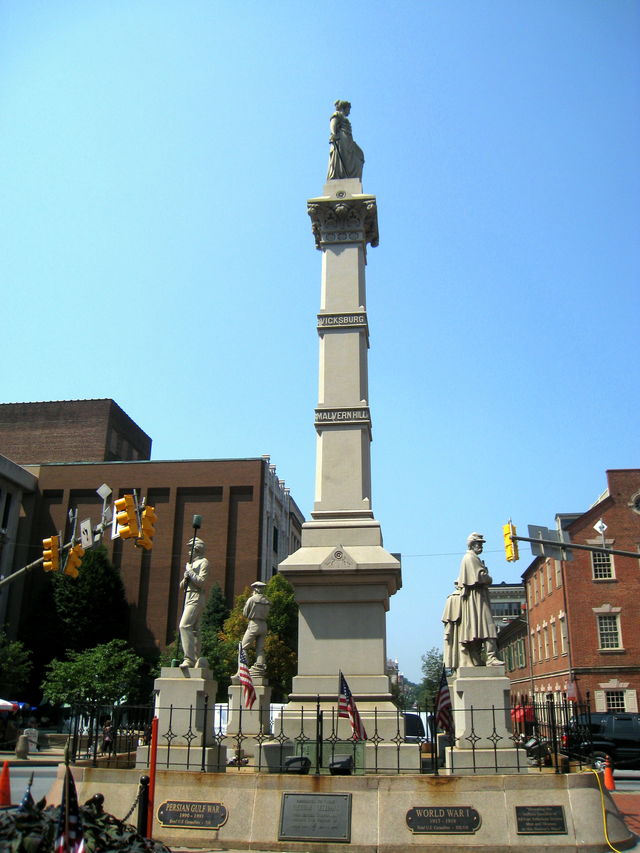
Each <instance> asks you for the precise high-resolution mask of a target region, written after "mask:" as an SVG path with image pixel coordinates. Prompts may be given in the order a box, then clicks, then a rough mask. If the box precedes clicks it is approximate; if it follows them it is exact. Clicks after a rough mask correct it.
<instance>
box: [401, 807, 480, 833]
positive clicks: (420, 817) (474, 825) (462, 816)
mask: <svg viewBox="0 0 640 853" xmlns="http://www.w3.org/2000/svg"><path fill="white" fill-rule="evenodd" d="M481 823H482V821H481V819H480V814H479V812H477V811H476V810H475V809H472V808H471V806H414V807H413V808H412V809H409V811H408V812H407V826H408V827H409V829H410V830H411V832H413V833H414V835H473V833H474V832H477V831H478V830H479V829H480V824H481Z"/></svg>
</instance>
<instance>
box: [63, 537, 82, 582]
mask: <svg viewBox="0 0 640 853" xmlns="http://www.w3.org/2000/svg"><path fill="white" fill-rule="evenodd" d="M83 557H84V548H83V547H82V545H80V544H79V543H78V544H77V545H74V546H73V547H72V548H71V550H70V551H69V553H68V555H67V562H66V563H65V566H64V573H65V575H71V577H72V578H77V577H78V569H79V568H80V563H81V562H82V558H83Z"/></svg>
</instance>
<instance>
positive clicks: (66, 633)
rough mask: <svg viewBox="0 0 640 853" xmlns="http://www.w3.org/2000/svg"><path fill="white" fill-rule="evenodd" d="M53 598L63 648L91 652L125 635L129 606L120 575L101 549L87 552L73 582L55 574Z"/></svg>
mask: <svg viewBox="0 0 640 853" xmlns="http://www.w3.org/2000/svg"><path fill="white" fill-rule="evenodd" d="M52 581H53V597H54V601H55V606H56V611H57V614H58V618H59V620H60V622H61V626H62V632H63V637H62V640H63V643H64V645H63V648H65V649H74V650H76V651H80V650H82V649H91V648H93V647H94V646H98V645H101V644H104V643H108V642H109V641H110V640H114V639H120V640H123V639H125V638H126V637H127V636H128V634H129V605H128V604H127V599H126V596H125V591H124V584H123V583H122V578H121V577H120V573H119V572H118V571H117V570H116V569H115V568H114V567H113V565H112V563H111V562H110V560H109V558H108V556H107V549H106V548H105V547H104V545H99V546H98V547H96V548H92V549H91V550H88V551H87V552H86V553H85V555H84V558H83V560H82V565H81V566H80V573H79V575H78V577H77V578H72V577H69V575H65V574H63V573H62V572H56V573H55V575H54V576H53V577H52Z"/></svg>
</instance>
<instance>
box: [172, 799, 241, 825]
mask: <svg viewBox="0 0 640 853" xmlns="http://www.w3.org/2000/svg"><path fill="white" fill-rule="evenodd" d="M228 816H229V813H228V812H227V809H226V808H225V806H224V805H223V804H222V803H199V802H191V801H187V802H185V801H183V800H167V801H166V802H164V803H161V804H160V805H159V806H158V822H159V823H161V824H162V826H179V827H180V828H182V829H220V827H221V826H223V825H224V824H225V823H226V822H227V817H228Z"/></svg>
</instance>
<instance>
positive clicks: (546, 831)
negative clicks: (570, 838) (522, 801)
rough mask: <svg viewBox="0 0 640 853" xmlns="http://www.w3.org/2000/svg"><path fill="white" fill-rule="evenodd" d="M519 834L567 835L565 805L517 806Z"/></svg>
mask: <svg viewBox="0 0 640 853" xmlns="http://www.w3.org/2000/svg"><path fill="white" fill-rule="evenodd" d="M516 824H517V826H518V829H517V832H518V835H566V834H567V822H566V821H565V819H564V807H563V806H516Z"/></svg>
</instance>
